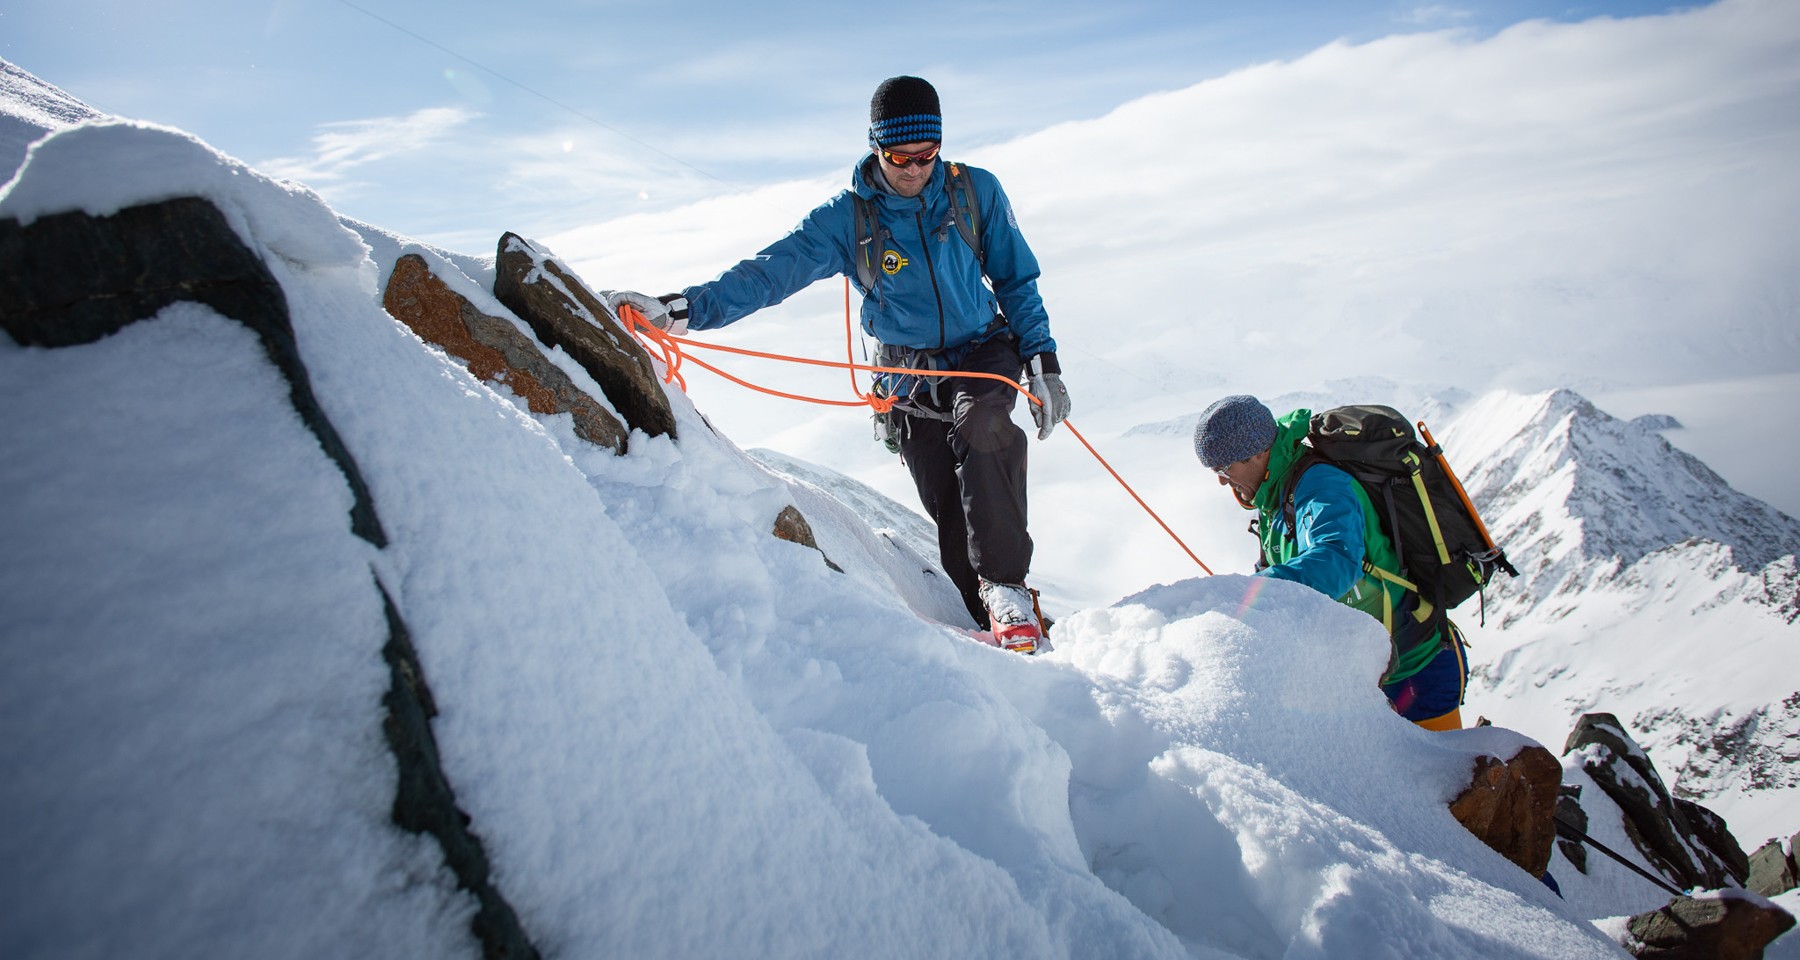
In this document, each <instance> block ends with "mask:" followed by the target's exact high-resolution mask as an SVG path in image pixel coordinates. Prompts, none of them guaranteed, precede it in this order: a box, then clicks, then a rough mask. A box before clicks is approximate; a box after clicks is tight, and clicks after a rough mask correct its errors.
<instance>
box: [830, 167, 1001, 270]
mask: <svg viewBox="0 0 1800 960" xmlns="http://www.w3.org/2000/svg"><path fill="white" fill-rule="evenodd" d="M944 164H945V167H944V169H945V173H946V175H945V177H944V189H945V190H947V191H948V192H949V194H950V220H951V222H952V223H954V224H955V225H956V232H957V233H959V234H961V235H962V238H963V242H964V243H966V244H968V245H969V249H970V250H973V251H975V262H976V263H978V264H980V265H981V272H982V275H983V276H985V275H986V274H987V251H986V250H984V249H982V246H981V204H979V203H977V202H976V200H975V184H974V183H972V182H971V181H970V179H969V171H968V170H967V169H965V168H964V167H963V165H962V164H960V163H952V162H950V161H948V160H946V161H944ZM850 200H851V202H852V204H853V206H852V208H851V217H850V219H851V222H852V224H853V225H854V228H855V230H856V247H855V253H854V255H853V259H854V260H855V261H856V283H857V285H858V286H859V287H860V288H861V289H862V294H863V296H865V297H868V296H874V295H875V294H876V283H877V282H878V281H879V280H880V279H881V258H882V256H883V254H884V253H885V251H886V250H887V239H888V235H889V232H888V229H887V228H886V227H883V226H882V225H881V218H880V216H879V215H878V214H877V212H876V210H875V203H874V202H873V201H871V200H869V199H867V198H866V197H864V196H863V195H862V194H859V193H855V192H852V193H851V194H850Z"/></svg>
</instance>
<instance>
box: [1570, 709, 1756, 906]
mask: <svg viewBox="0 0 1800 960" xmlns="http://www.w3.org/2000/svg"><path fill="white" fill-rule="evenodd" d="M1577 751H1580V752H1581V756H1582V759H1581V765H1582V768H1583V769H1584V770H1585V771H1587V774H1588V776H1589V777H1591V778H1592V779H1593V780H1594V782H1595V783H1596V784H1598V785H1599V787H1600V789H1601V790H1603V791H1605V793H1606V795H1607V796H1608V797H1609V798H1611V799H1612V801H1613V802H1614V803H1615V804H1617V805H1618V807H1619V810H1620V811H1621V812H1622V813H1623V814H1624V817H1625V822H1624V826H1625V833H1626V835H1627V836H1629V837H1630V838H1631V842H1632V843H1633V844H1634V845H1635V846H1636V847H1637V848H1638V852H1640V853H1642V854H1643V855H1644V858H1645V860H1647V861H1648V862H1649V863H1650V865H1651V866H1653V867H1655V868H1656V869H1657V870H1659V871H1660V872H1661V873H1662V874H1663V875H1664V876H1666V877H1668V878H1669V879H1670V880H1671V881H1673V882H1674V883H1675V884H1676V885H1677V886H1680V887H1683V888H1695V887H1699V888H1704V889H1708V890H1716V889H1719V888H1721V887H1726V886H1735V885H1738V884H1741V883H1742V882H1743V881H1744V879H1745V874H1744V873H1736V874H1734V873H1733V872H1732V871H1733V869H1735V865H1736V864H1740V863H1742V864H1747V863H1748V858H1746V857H1745V856H1744V851H1743V848H1742V847H1741V846H1739V845H1738V842H1737V840H1736V838H1734V837H1732V835H1731V832H1730V831H1729V830H1727V829H1725V825H1724V822H1723V821H1722V820H1720V819H1719V817H1718V816H1717V815H1716V814H1713V813H1712V812H1711V811H1709V810H1706V809H1705V808H1704V807H1701V806H1699V805H1698V804H1694V803H1689V802H1686V801H1684V802H1682V803H1677V802H1675V800H1674V798H1673V797H1671V796H1670V795H1669V790H1668V788H1667V787H1666V786H1664V785H1663V780H1662V777H1661V775H1659V774H1658V773H1657V772H1656V767H1655V765H1654V764H1652V763H1651V762H1650V757H1649V756H1648V755H1646V754H1645V753H1644V751H1643V749H1642V748H1641V747H1639V746H1638V745H1637V741H1635V740H1633V739H1632V738H1631V735H1630V734H1628V733H1626V732H1625V727H1624V725H1622V724H1621V723H1619V720H1618V718H1617V717H1614V716H1613V715H1612V714H1610V713H1590V714H1585V715H1583V716H1582V718H1581V719H1580V720H1579V721H1577V723H1576V724H1575V729H1574V730H1573V731H1572V732H1570V734H1569V741H1568V744H1567V745H1566V746H1565V747H1564V748H1563V753H1564V754H1565V755H1567V754H1569V753H1574V752H1577ZM1695 811H1700V812H1701V814H1696V813H1695ZM1702 814H1703V815H1702ZM1696 821H1699V822H1696ZM1696 853H1698V854H1699V856H1696Z"/></svg>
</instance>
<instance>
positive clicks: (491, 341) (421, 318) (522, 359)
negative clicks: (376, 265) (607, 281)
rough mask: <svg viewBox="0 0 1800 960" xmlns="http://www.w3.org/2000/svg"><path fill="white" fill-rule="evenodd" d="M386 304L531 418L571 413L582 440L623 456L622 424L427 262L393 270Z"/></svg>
mask: <svg viewBox="0 0 1800 960" xmlns="http://www.w3.org/2000/svg"><path fill="white" fill-rule="evenodd" d="M381 305H382V306H383V307H386V308H387V312H388V313H390V314H392V315H393V316H394V317H395V318H396V319H398V320H400V321H401V322H402V323H405V324H406V325H407V326H408V327H411V328H412V330H413V332H414V333H417V334H418V335H419V336H420V337H422V338H424V339H425V340H426V341H427V342H429V343H435V344H437V345H438V346H440V347H443V348H444V350H445V351H447V352H448V353H449V354H450V355H451V356H453V357H456V358H457V359H459V360H461V361H463V364H464V366H466V367H468V369H469V372H470V373H472V374H474V375H475V376H477V377H479V378H480V379H482V380H486V381H488V382H490V383H504V384H505V385H506V386H507V388H508V389H510V390H511V391H512V392H513V393H515V394H517V395H518V396H519V397H520V398H521V399H523V400H524V401H525V403H526V405H527V406H529V407H530V408H531V410H532V412H534V413H567V414H569V415H570V416H571V417H572V418H573V419H574V421H575V433H576V435H577V436H579V437H581V438H582V439H583V440H586V441H588V442H589V443H595V444H598V445H600V446H603V447H608V448H610V449H612V450H613V451H614V452H617V453H624V452H625V441H626V432H627V431H626V429H625V426H624V424H621V423H620V422H619V419H618V418H617V417H615V416H613V415H612V413H611V412H610V411H608V410H607V409H606V408H605V407H603V406H601V405H600V404H599V403H597V402H595V400H594V398H593V397H590V396H588V395H587V394H585V393H583V392H581V389H580V388H579V387H577V386H575V384H574V382H573V381H571V380H570V379H569V375H568V374H566V373H564V372H563V371H562V370H561V369H560V368H559V367H557V366H556V365H555V364H554V363H551V362H550V360H549V358H547V357H545V356H544V352H543V350H541V349H539V348H538V345H537V344H536V343H534V342H532V340H531V338H530V337H527V336H525V335H524V334H522V333H520V332H519V331H518V328H516V327H514V326H513V325H512V324H511V323H510V322H508V321H507V320H505V319H502V318H500V317H492V316H488V315H487V314H485V313H482V312H481V311H479V310H477V309H475V306H474V304H471V303H470V302H469V301H468V300H467V299H465V298H464V297H463V296H462V295H460V294H458V293H457V292H456V291H454V290H451V289H450V288H449V286H447V285H446V284H445V283H444V281H442V280H440V279H438V278H437V277H436V276H435V275H433V274H432V272H431V267H430V266H428V265H427V264H426V263H425V258H424V257H421V256H419V255H418V254H416V253H409V254H407V255H406V256H403V257H401V258H400V259H399V260H398V261H396V262H395V263H394V273H393V276H391V277H389V278H388V283H387V290H386V291H385V292H384V293H383V295H382V299H381Z"/></svg>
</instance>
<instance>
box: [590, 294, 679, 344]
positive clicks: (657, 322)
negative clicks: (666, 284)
mask: <svg viewBox="0 0 1800 960" xmlns="http://www.w3.org/2000/svg"><path fill="white" fill-rule="evenodd" d="M600 299H602V300H604V301H606V308H607V309H608V310H611V311H612V312H613V316H615V317H616V316H618V315H619V307H621V306H623V305H625V304H630V305H631V306H633V307H635V308H637V312H639V313H641V314H643V315H644V319H645V320H647V321H649V323H650V325H651V326H653V327H655V328H656V329H658V330H663V331H667V332H668V333H671V334H673V335H675V336H677V337H685V336H687V322H688V313H687V298H686V297H683V296H682V295H681V294H678V293H669V294H664V295H662V296H660V297H651V296H645V295H644V294H641V293H638V292H637V291H636V290H609V291H605V292H603V293H601V294H600Z"/></svg>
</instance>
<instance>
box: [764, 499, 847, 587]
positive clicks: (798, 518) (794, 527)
mask: <svg viewBox="0 0 1800 960" xmlns="http://www.w3.org/2000/svg"><path fill="white" fill-rule="evenodd" d="M774 533H775V537H776V538H777V539H779V540H786V541H787V542H789V543H797V544H799V545H801V546H803V547H811V548H813V549H814V550H818V551H819V556H821V557H825V565H826V566H828V567H830V568H831V569H833V570H836V571H837V572H838V573H843V572H844V568H843V567H840V566H838V565H837V564H835V563H832V562H831V558H830V557H826V556H825V551H824V550H823V549H821V548H820V547H819V541H818V540H817V539H816V538H815V537H814V536H813V531H812V524H810V523H807V522H806V517H805V516H804V515H802V514H801V513H800V510H799V509H798V508H796V507H794V506H793V505H791V504H790V505H788V506H785V507H782V508H781V513H780V514H778V515H777V516H776V517H775V530H774Z"/></svg>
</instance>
